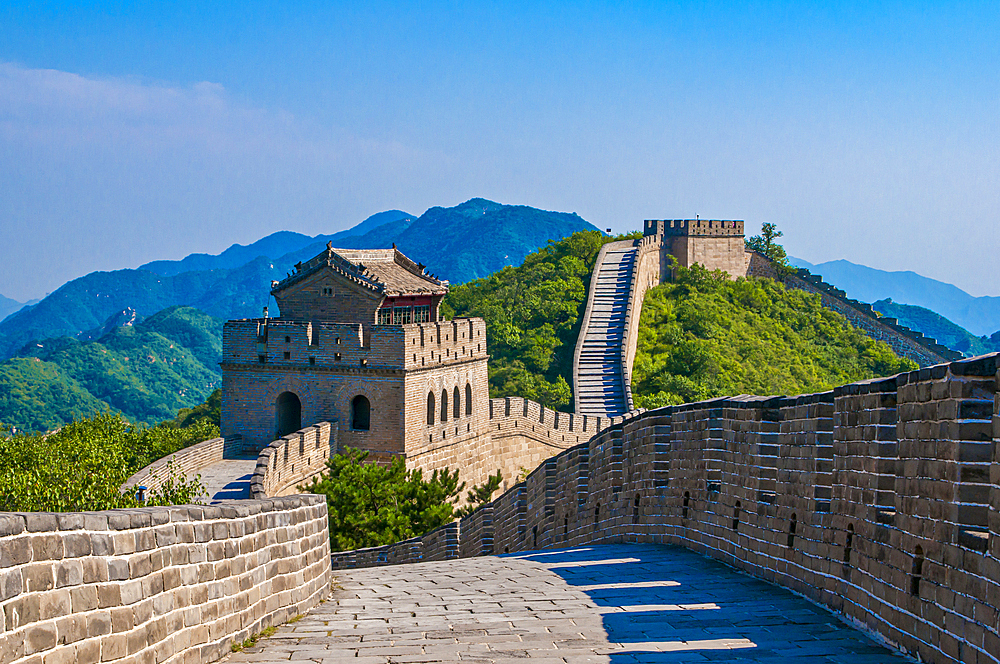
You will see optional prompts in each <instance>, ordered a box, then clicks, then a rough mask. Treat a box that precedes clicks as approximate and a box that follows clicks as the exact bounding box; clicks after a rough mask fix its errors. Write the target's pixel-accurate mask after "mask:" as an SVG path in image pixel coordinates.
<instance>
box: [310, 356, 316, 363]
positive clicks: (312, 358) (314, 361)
mask: <svg viewBox="0 0 1000 664" xmlns="http://www.w3.org/2000/svg"><path fill="white" fill-rule="evenodd" d="M309 364H310V365H313V364H316V358H315V357H310V358H309Z"/></svg>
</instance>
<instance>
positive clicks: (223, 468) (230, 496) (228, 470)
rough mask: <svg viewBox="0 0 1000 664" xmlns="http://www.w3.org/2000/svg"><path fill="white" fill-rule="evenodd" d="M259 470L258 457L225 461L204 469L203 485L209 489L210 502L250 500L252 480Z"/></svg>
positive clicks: (202, 471)
mask: <svg viewBox="0 0 1000 664" xmlns="http://www.w3.org/2000/svg"><path fill="white" fill-rule="evenodd" d="M256 468H257V457H252V458H251V457H247V458H245V459H225V460H223V461H220V462H218V463H215V464H212V465H211V466H208V467H207V468H202V469H201V470H199V471H198V472H197V473H193V474H194V475H199V474H200V475H201V483H202V484H204V485H205V488H206V489H208V502H214V501H217V500H243V499H247V498H250V478H251V477H253V471H254V469H256Z"/></svg>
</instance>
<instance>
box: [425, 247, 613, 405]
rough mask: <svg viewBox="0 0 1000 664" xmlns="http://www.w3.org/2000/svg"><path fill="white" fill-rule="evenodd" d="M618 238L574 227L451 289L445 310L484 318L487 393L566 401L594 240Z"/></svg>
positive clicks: (546, 402)
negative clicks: (514, 262) (513, 263)
mask: <svg viewBox="0 0 1000 664" xmlns="http://www.w3.org/2000/svg"><path fill="white" fill-rule="evenodd" d="M618 239H622V238H621V237H618V238H614V237H607V236H605V235H603V234H601V233H600V232H598V231H581V232H578V233H574V234H573V235H571V236H570V237H568V238H565V239H562V240H559V241H558V242H550V243H549V245H548V246H546V247H544V248H542V249H539V250H538V251H536V252H534V253H532V254H529V255H528V256H527V257H526V258H525V259H524V263H522V264H521V265H520V266H518V267H505V268H504V269H502V270H500V271H499V272H495V273H493V274H491V275H490V276H489V277H487V278H485V279H477V280H476V281H472V282H469V283H467V284H463V285H461V286H455V287H452V289H451V291H450V292H449V293H448V296H447V297H446V298H445V302H444V305H445V307H444V312H445V315H446V316H448V317H451V316H452V315H457V316H479V317H481V318H483V319H484V320H485V321H486V338H487V342H488V343H489V352H490V367H489V374H490V396H492V397H502V396H521V397H525V398H527V399H532V400H534V401H537V402H539V403H541V404H543V405H545V406H548V407H550V408H561V409H565V408H566V406H568V405H569V404H570V403H571V402H572V393H571V391H570V387H569V386H570V382H571V381H572V373H573V350H574V348H575V347H576V338H577V334H578V333H579V330H580V324H581V320H582V318H583V312H584V309H585V306H586V296H587V288H588V286H589V285H590V275H591V273H592V272H593V269H594V262H595V261H596V259H597V253H598V252H599V251H600V249H601V246H603V245H604V244H605V243H606V242H613V241H614V240H618Z"/></svg>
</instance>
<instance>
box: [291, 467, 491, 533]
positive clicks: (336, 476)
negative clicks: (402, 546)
mask: <svg viewBox="0 0 1000 664" xmlns="http://www.w3.org/2000/svg"><path fill="white" fill-rule="evenodd" d="M367 459H368V452H367V451H362V450H355V449H351V448H348V449H347V450H346V451H345V452H344V453H341V454H336V455H334V456H333V457H331V458H330V459H329V460H328V461H327V462H326V467H327V471H326V472H325V473H323V474H322V475H320V476H319V477H316V478H314V479H313V480H312V481H311V482H310V483H309V484H307V485H305V486H302V487H299V488H300V490H302V491H305V492H308V493H316V494H320V495H323V496H326V504H327V508H328V511H329V514H330V546H331V547H332V549H333V550H334V551H348V550H350V549H360V548H365V547H370V546H382V545H384V544H395V543H396V542H401V541H403V540H405V539H409V538H411V537H419V536H420V535H423V534H425V533H428V532H430V531H432V530H434V529H435V528H437V527H439V526H443V525H445V524H446V523H450V522H451V521H453V520H454V519H455V517H456V516H457V517H461V516H463V515H465V514H469V513H470V512H471V511H472V510H473V509H475V508H476V507H478V506H480V505H482V504H485V503H488V502H489V501H490V499H491V498H492V496H493V493H494V492H495V491H496V490H497V489H498V488H499V487H500V481H501V480H502V479H503V476H502V475H501V473H500V471H499V470H498V471H497V473H496V475H492V476H490V478H489V480H488V481H487V482H486V483H485V484H482V485H480V486H476V487H473V488H472V490H470V491H469V492H468V504H467V507H463V508H461V509H455V503H457V502H458V499H459V495H460V494H461V493H462V490H463V489H464V488H465V483H464V482H462V483H460V482H459V481H458V471H457V470H455V471H451V470H450V469H448V468H444V469H442V470H435V471H434V472H433V473H432V474H431V477H430V479H424V475H423V472H422V471H420V470H407V469H406V462H405V461H404V460H403V458H402V457H394V458H393V460H392V462H391V463H390V464H389V465H379V464H377V463H373V462H368V461H367Z"/></svg>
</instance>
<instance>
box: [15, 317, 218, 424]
mask: <svg viewBox="0 0 1000 664" xmlns="http://www.w3.org/2000/svg"><path fill="white" fill-rule="evenodd" d="M20 355H21V357H16V358H12V359H10V360H7V361H5V362H3V363H0V421H2V422H4V423H5V424H7V425H8V426H12V427H15V428H16V429H18V430H21V431H48V430H51V429H54V428H56V427H58V426H61V425H63V424H66V423H68V422H71V421H72V420H73V419H74V418H78V417H87V416H90V415H94V414H96V413H101V412H104V411H106V410H110V411H111V412H119V413H122V414H123V415H125V417H127V418H128V419H129V420H131V421H134V422H149V423H153V422H159V421H161V420H165V419H168V418H173V417H174V416H175V415H176V414H177V411H178V409H181V408H189V407H191V406H194V405H195V404H198V403H200V402H202V401H203V400H205V399H206V397H208V396H209V395H210V394H211V393H212V391H213V390H215V389H216V388H217V387H218V385H219V384H220V382H221V376H220V373H219V367H218V362H219V359H220V358H221V356H222V321H220V320H218V319H215V318H212V317H211V316H208V315H207V314H204V313H202V312H200V311H198V310H197V309H193V308H191V307H172V308H170V309H165V310H163V311H161V312H159V313H157V314H155V315H153V316H150V317H149V318H147V319H146V320H145V321H142V322H139V323H137V324H135V325H134V326H125V327H114V328H112V329H111V331H110V332H109V333H108V334H106V335H104V336H102V337H101V338H100V339H98V340H97V341H86V342H79V341H77V340H75V339H72V338H69V337H62V338H58V339H46V340H43V341H39V342H35V343H32V344H29V345H28V346H26V347H24V348H23V349H22V350H21V352H20Z"/></svg>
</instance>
